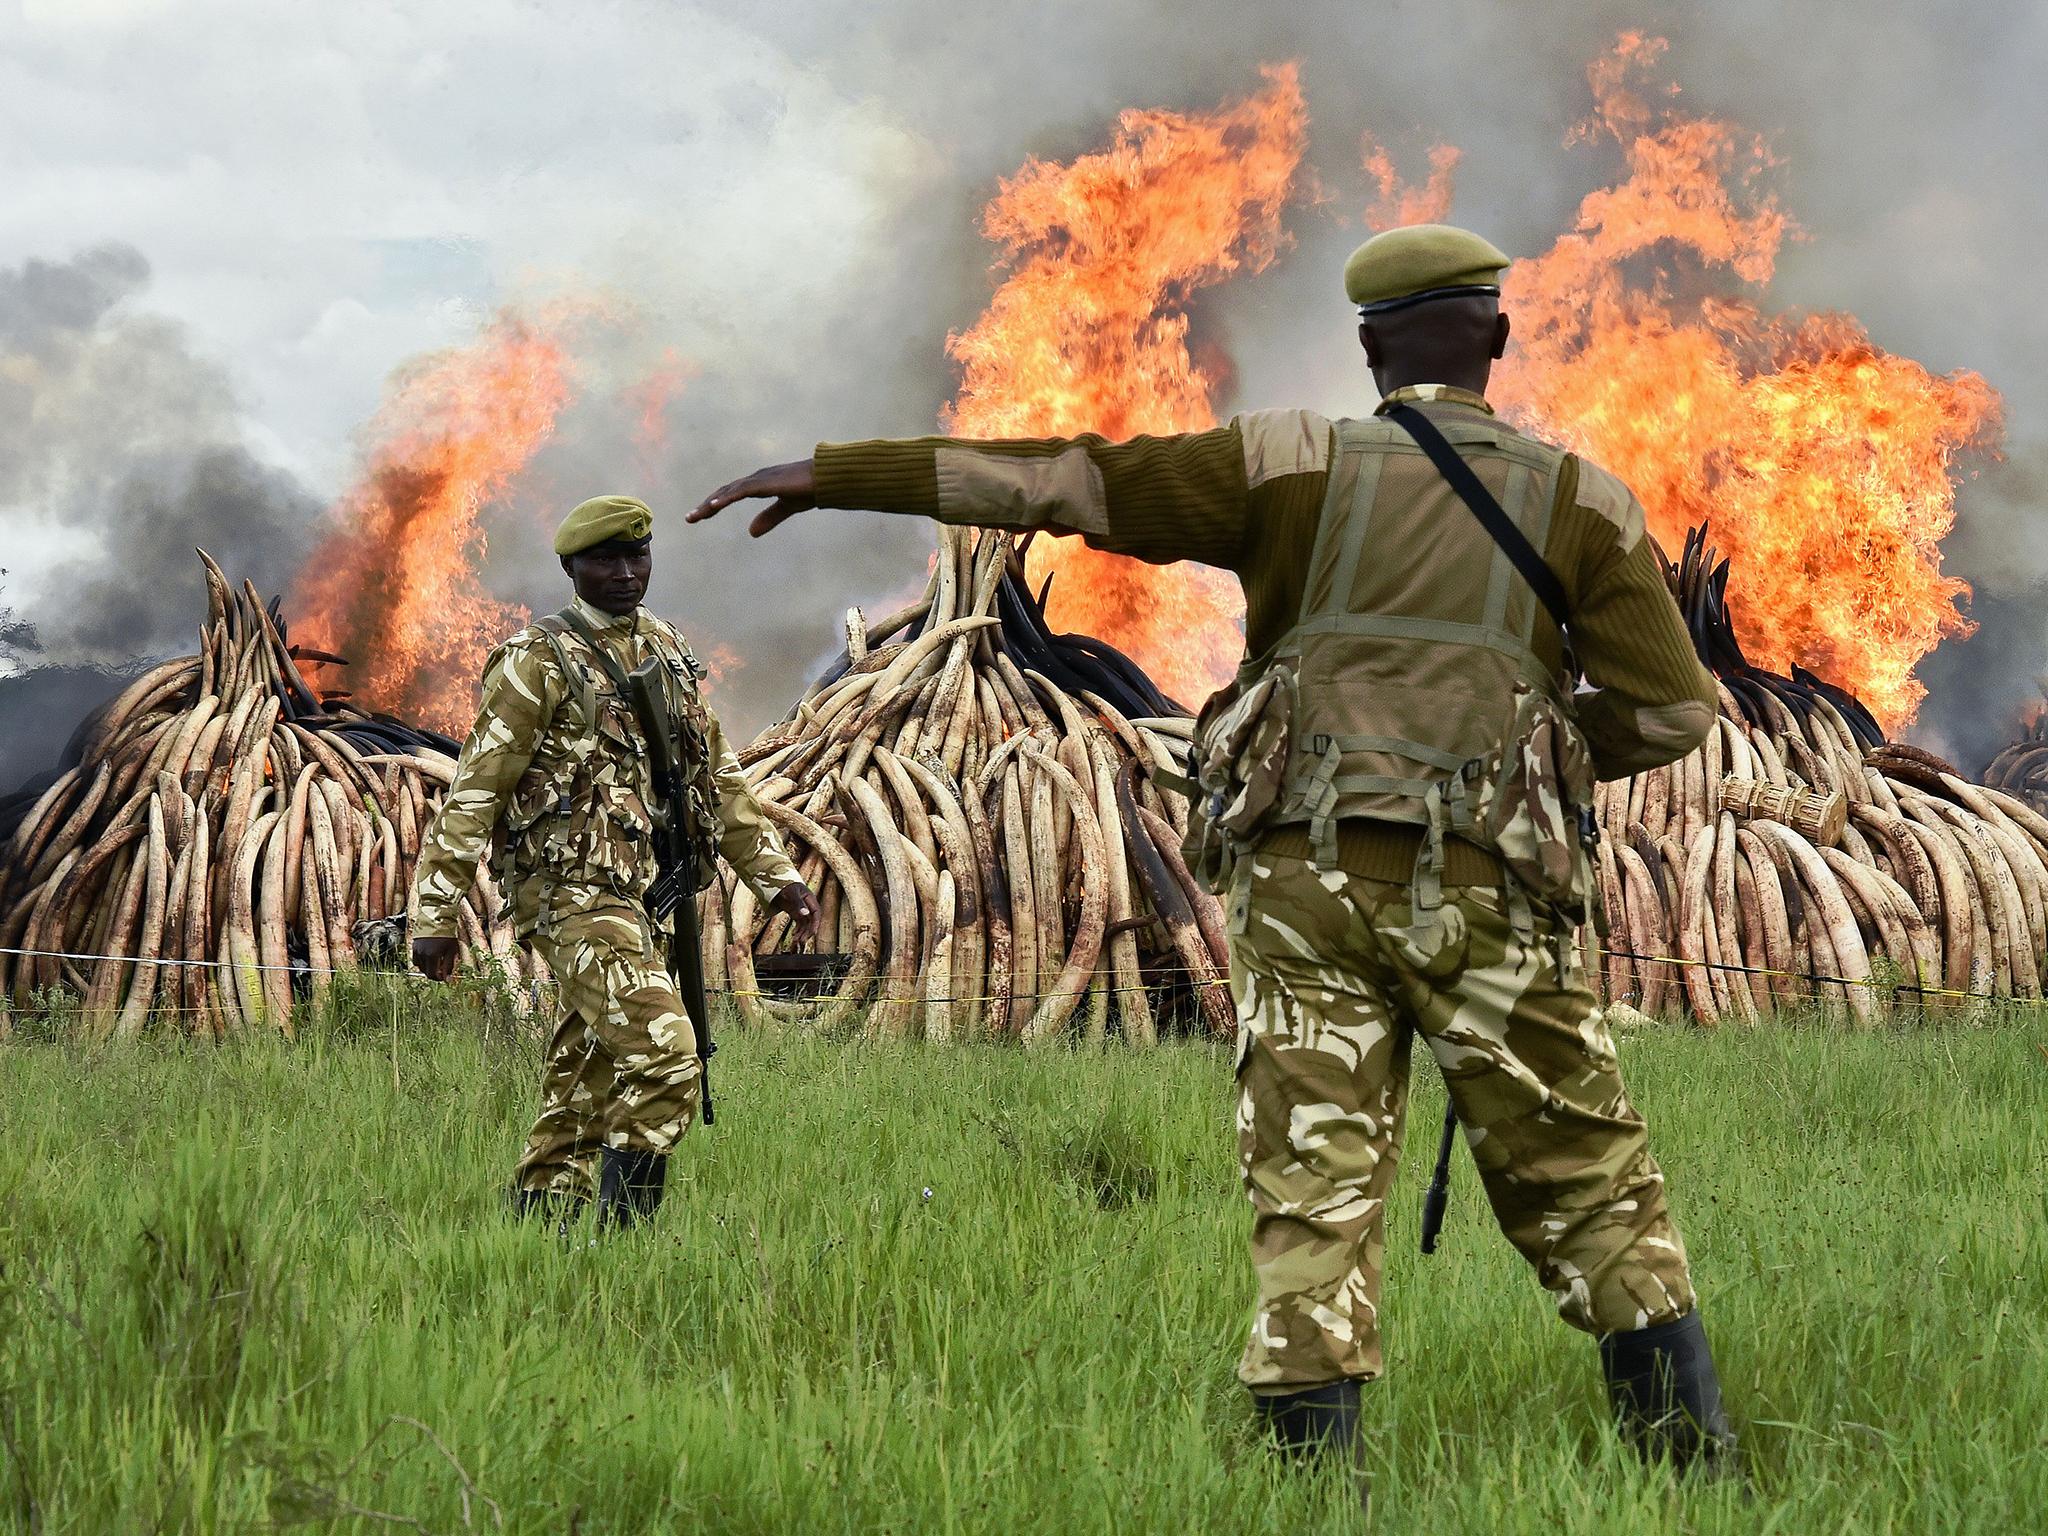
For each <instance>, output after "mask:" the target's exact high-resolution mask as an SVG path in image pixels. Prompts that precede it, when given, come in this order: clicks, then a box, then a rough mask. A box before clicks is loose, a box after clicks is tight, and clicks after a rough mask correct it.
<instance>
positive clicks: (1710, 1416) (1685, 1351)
mask: <svg viewBox="0 0 2048 1536" xmlns="http://www.w3.org/2000/svg"><path fill="white" fill-rule="evenodd" d="M1600 1368H1601V1370H1602V1371H1603V1372H1605V1373H1606V1376H1607V1400H1608V1402H1609V1403H1611V1404H1612V1405H1613V1408H1614V1420H1615V1424H1616V1425H1617V1427H1618V1428H1619V1429H1620V1430H1621V1437H1622V1439H1624V1440H1626V1441H1627V1442H1628V1443H1629V1444H1630V1445H1631V1446H1633V1447H1634V1448H1635V1450H1636V1453H1637V1454H1638V1455H1640V1456H1641V1457H1642V1458H1643V1460H1645V1461H1664V1460H1668V1461H1670V1463H1671V1465H1672V1466H1673V1467H1674V1468H1676V1469H1677V1470H1678V1471H1680V1472H1688V1471H1691V1470H1693V1469H1694V1468H1699V1469H1700V1470H1701V1471H1703V1472H1704V1473H1705V1474H1706V1475H1708V1476H1714V1477H1721V1476H1734V1477H1740V1476H1741V1475H1742V1463H1741V1459H1740V1457H1739V1455H1738V1453H1737V1451H1736V1448H1735V1432H1734V1430H1732V1429H1731V1428H1729V1425H1728V1415H1727V1413H1726V1411H1724V1410H1723V1408H1722V1407H1721V1380H1720V1378H1719V1377H1718V1376H1716V1375H1715V1374H1714V1357H1713V1355H1712V1354H1711V1353H1710V1352H1709V1351H1708V1349H1707V1330H1706V1328H1705V1326H1704V1325H1703V1324H1702V1323H1701V1322H1700V1315H1699V1313H1698V1312H1697V1311H1694V1312H1689V1313H1687V1314H1686V1315H1685V1316H1684V1317H1681V1318H1680V1319H1679V1320H1678V1321H1677V1322H1675V1323H1659V1324H1657V1326H1655V1327H1654V1328H1639V1329H1637V1330H1635V1331H1634V1332H1632V1333H1610V1334H1607V1335H1606V1336H1605V1337H1603V1338H1602V1339H1601V1340H1600Z"/></svg>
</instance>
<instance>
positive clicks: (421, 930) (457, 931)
mask: <svg viewBox="0 0 2048 1536" xmlns="http://www.w3.org/2000/svg"><path fill="white" fill-rule="evenodd" d="M405 932H406V937H407V938H411V939H454V938H460V937H461V936H462V933H461V928H460V926H459V925H458V924H457V923H456V921H455V914H454V913H452V912H449V913H445V914H444V913H441V912H436V911H430V910H429V909H428V908H426V907H417V906H416V907H414V908H413V912H412V916H411V917H410V918H409V919H407V921H406V926H405Z"/></svg>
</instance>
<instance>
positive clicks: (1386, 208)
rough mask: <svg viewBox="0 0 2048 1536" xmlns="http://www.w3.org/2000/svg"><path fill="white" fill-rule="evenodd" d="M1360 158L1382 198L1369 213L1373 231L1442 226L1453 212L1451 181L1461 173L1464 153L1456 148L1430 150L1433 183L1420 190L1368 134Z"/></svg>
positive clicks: (1437, 146) (1438, 146) (1443, 146)
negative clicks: (1425, 225)
mask: <svg viewBox="0 0 2048 1536" xmlns="http://www.w3.org/2000/svg"><path fill="white" fill-rule="evenodd" d="M1359 158H1360V160H1361V162H1362V163H1363V164H1364V166H1365V174H1366V175H1368V176H1370V177H1371V178H1372V184H1373V187H1374V188H1375V190H1376V191H1377V192H1378V194H1379V195H1378V196H1377V197H1375V198H1374V199H1373V201H1372V204H1371V206H1370V207H1368V208H1367V209H1366V210H1365V222H1366V223H1367V224H1368V225H1369V226H1370V227H1371V228H1373V229H1376V230H1378V229H1394V228H1398V227H1402V226H1405V225H1409V224H1441V223H1442V222H1443V221H1444V220H1445V218H1447V217H1448V216H1449V214H1450V211H1451V179H1452V177H1453V176H1454V175H1455V174H1456V172H1457V169H1458V161H1459V159H1460V158H1461V151H1460V150H1459V149H1458V148H1457V146H1455V145H1452V144H1432V145H1431V146H1430V147H1429V179H1428V180H1427V181H1425V182H1423V183H1422V185H1420V186H1416V185H1415V184H1414V183H1412V182H1405V181H1403V180H1402V179H1401V173H1400V172H1399V171H1398V170H1396V169H1395V167H1394V157H1393V155H1392V154H1391V153H1390V152H1389V151H1388V149H1387V147H1386V146H1385V145H1384V144H1380V143H1377V142H1375V141H1374V139H1373V137H1372V135H1371V134H1367V135H1366V136H1365V138H1364V139H1363V140H1362V141H1360V144H1359Z"/></svg>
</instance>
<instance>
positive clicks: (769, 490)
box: [683, 459, 818, 539]
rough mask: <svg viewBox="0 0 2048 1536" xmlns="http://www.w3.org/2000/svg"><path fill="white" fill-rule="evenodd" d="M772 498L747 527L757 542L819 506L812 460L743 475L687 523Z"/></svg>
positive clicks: (700, 507) (703, 503)
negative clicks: (792, 519) (745, 502)
mask: <svg viewBox="0 0 2048 1536" xmlns="http://www.w3.org/2000/svg"><path fill="white" fill-rule="evenodd" d="M770 497H772V498H774V499H773V501H772V502H771V503H770V505H769V507H768V509H767V510H766V511H765V512H760V513H757V514H756V515H755V517H754V520H753V521H752V522H751V523H749V524H747V532H748V533H750V534H752V535H753V536H754V537H755V538H757V539H758V538H759V537H761V535H762V534H764V533H766V532H768V531H769V530H770V529H771V528H780V527H781V526H782V525H783V524H784V523H786V522H788V521H789V520H790V519H791V518H792V517H795V516H796V515H797V513H799V512H808V511H810V510H811V508H813V507H815V506H816V505H817V504H818V478H817V475H816V474H815V473H814V472H813V470H812V468H811V461H810V460H809V459H796V460H793V461H791V462H790V463H788V464H771V465H769V466H768V467H767V468H766V469H757V470H755V471H754V472H753V473H752V474H751V475H742V476H740V478H739V479H737V480H734V481H732V482H731V483H730V484H727V485H721V486H720V487H719V488H718V489H717V490H715V491H713V492H712V493H711V494H710V495H709V496H706V497H705V498H704V499H703V500H702V501H700V502H698V503H697V510H696V511H694V512H692V513H691V514H690V515H689V516H688V517H686V518H684V519H683V521H684V522H686V523H701V522H703V521H704V519H705V518H707V517H716V516H718V514H719V513H720V512H723V511H724V510H725V509H726V508H727V507H729V506H731V505H732V504H733V503H734V502H736V501H761V500H767V499H768V498H770Z"/></svg>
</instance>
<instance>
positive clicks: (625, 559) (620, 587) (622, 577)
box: [562, 539, 654, 618]
mask: <svg viewBox="0 0 2048 1536" xmlns="http://www.w3.org/2000/svg"><path fill="white" fill-rule="evenodd" d="M562 563H563V564H564V565H565V566H567V567H568V569H569V579H570V580H571V581H573V582H574V583H575V584H576V595H577V596H578V597H580V598H582V599H583V601H585V602H586V603H588V604H590V606H591V607H593V608H595V609H597V610H598V611H599V612H600V613H608V614H611V615H612V616H613V617H614V618H624V617H625V616H626V615H627V614H629V613H631V612H632V611H633V610H634V609H635V608H638V607H639V606H640V602H641V599H643V598H644V597H646V596H647V578H648V577H649V576H650V575H652V574H653V571H654V546H653V542H652V541H651V540H649V539H639V540H629V539H607V540H605V542H604V543H602V544H593V545H591V547H590V548H588V549H585V550H580V551H578V552H577V553H576V554H573V555H571V556H569V558H568V559H567V560H565V561H563V562H562Z"/></svg>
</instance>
